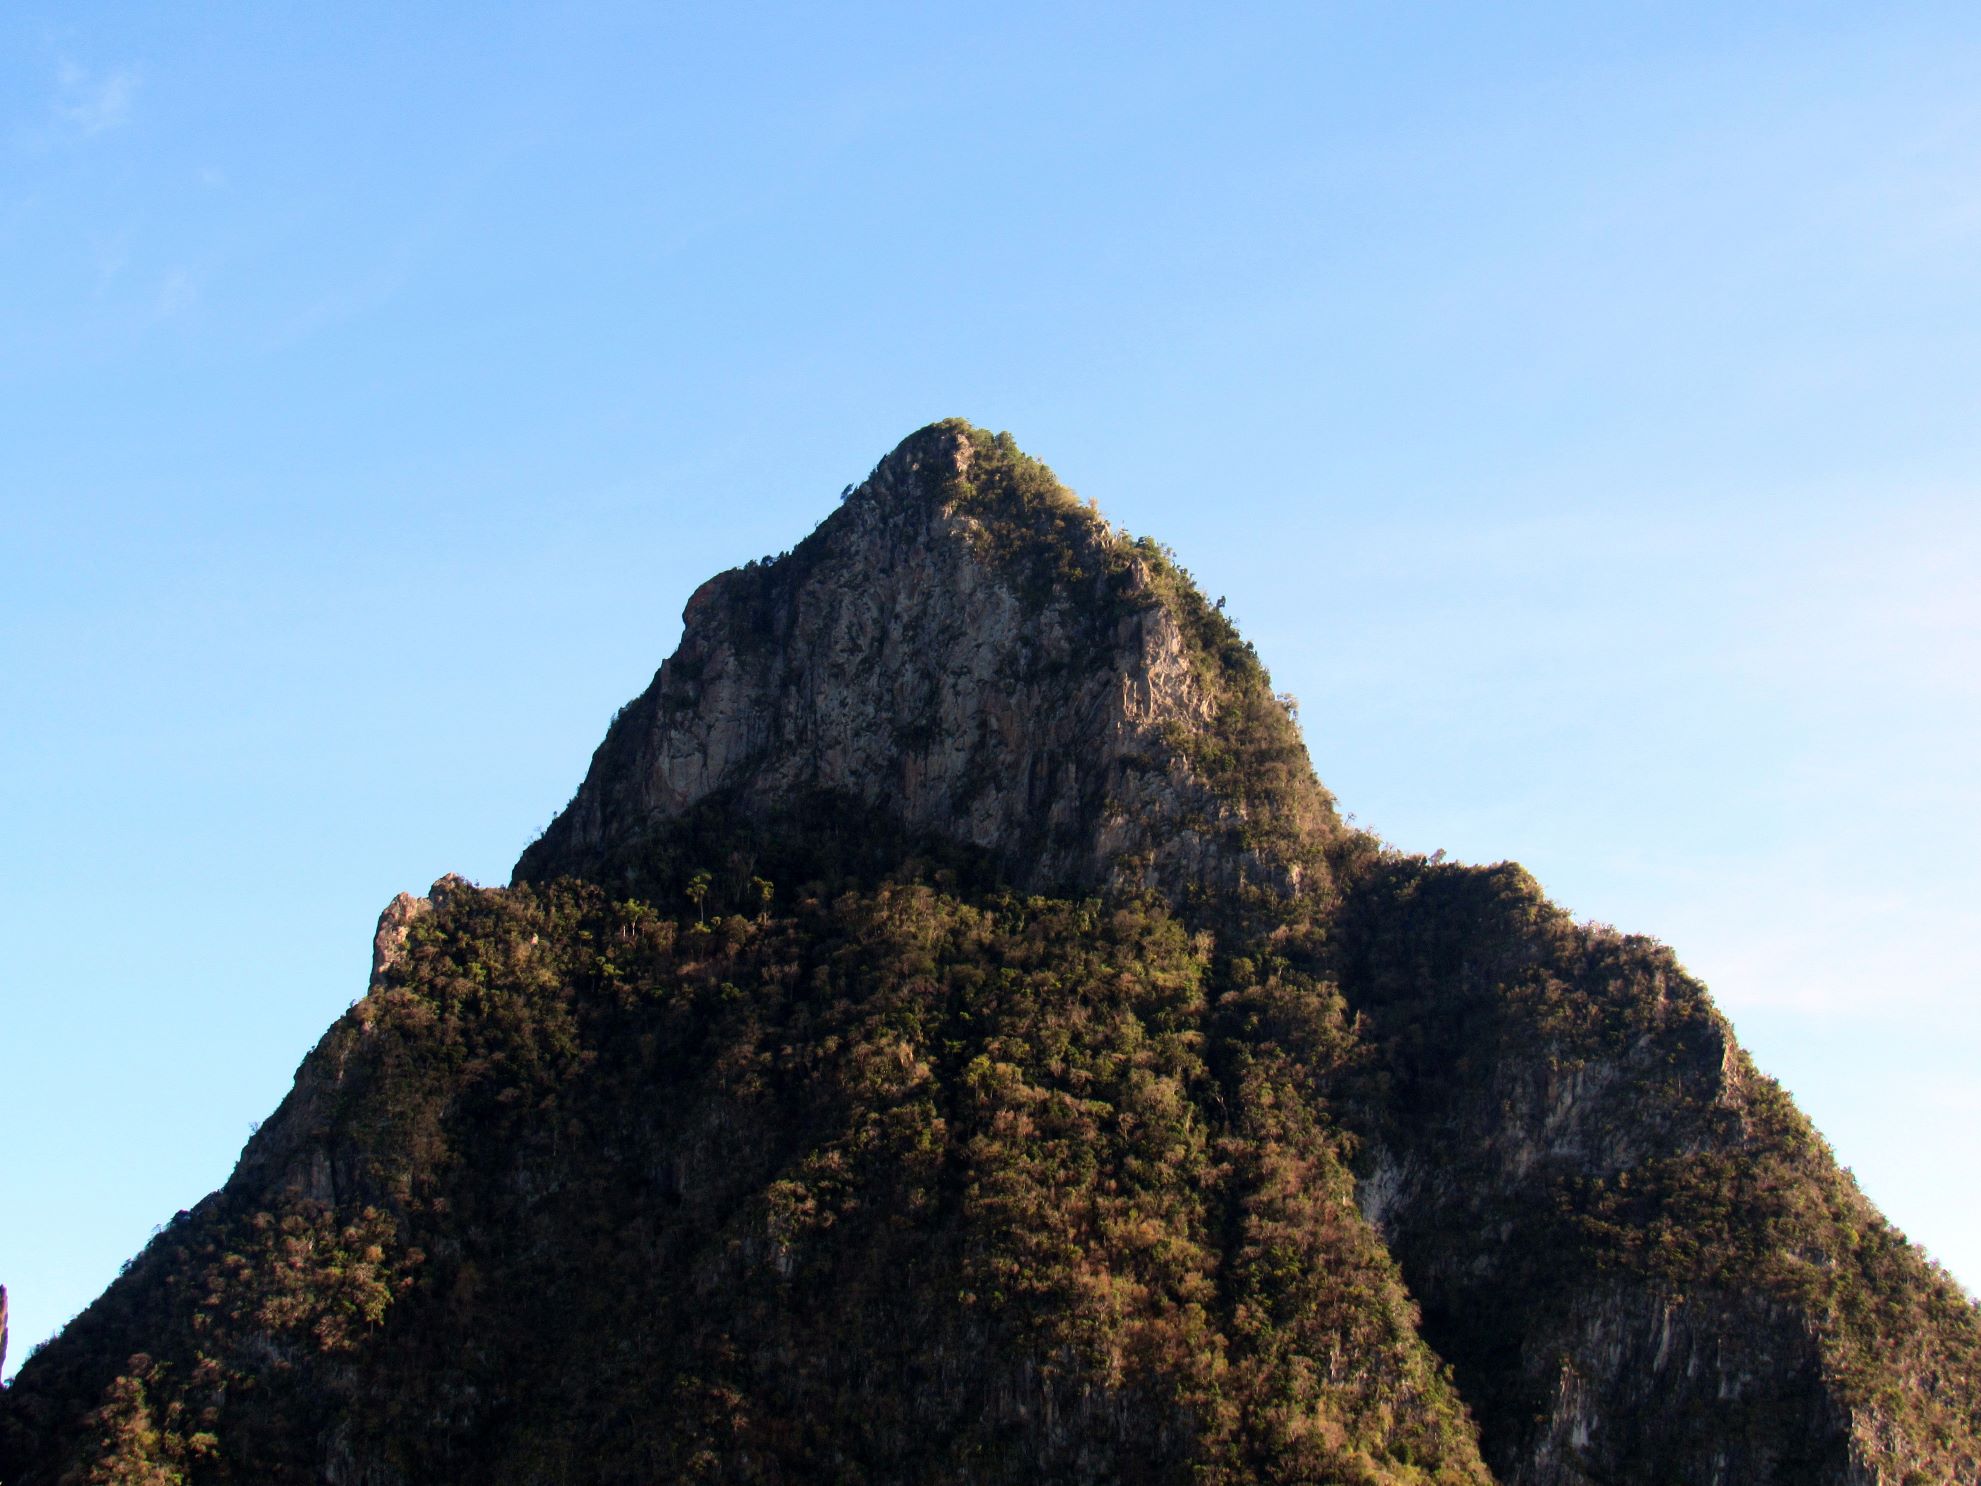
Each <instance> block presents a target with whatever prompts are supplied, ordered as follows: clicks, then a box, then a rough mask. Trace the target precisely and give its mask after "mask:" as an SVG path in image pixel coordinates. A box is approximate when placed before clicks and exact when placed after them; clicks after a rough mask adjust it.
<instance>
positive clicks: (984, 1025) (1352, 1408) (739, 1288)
mask: <svg viewBox="0 0 1981 1486" xmlns="http://www.w3.org/2000/svg"><path fill="white" fill-rule="evenodd" d="M774 891H775V890H774V889H773V892H774ZM674 908H675V909H677V910H681V911H662V910H661V909H660V908H657V907H655V906H653V905H649V904H646V903H642V902H636V901H621V902H616V903H614V902H610V901H607V900H606V898H605V897H604V895H603V894H601V893H600V892H599V891H598V890H596V889H592V888H584V887H579V886H576V885H572V884H565V885H559V886H556V887H553V888H550V889H547V890H544V891H541V892H539V891H535V890H530V889H519V890H506V891H486V892H482V891H472V890H460V891H456V892H454V893H452V894H450V895H449V897H448V899H447V901H446V902H445V904H444V905H443V907H442V908H441V910H440V911H439V913H438V914H437V915H436V916H434V917H433V918H431V919H427V920H423V921H422V922H420V923H419V924H418V925H416V926H415V928H414V930H413V933H412V936H411V939H410V941H409V944H408V949H407V954H406V958H405V961H404V963H403V964H402V965H401V966H400V967H399V968H398V969H397V970H396V971H395V972H394V973H393V975H392V976H391V977H390V979H389V982H388V983H387V984H386V985H385V986H383V987H382V988H381V989H379V990H378V991H377V992H375V993H374V994H373V995H372V996H370V997H369V998H368V999H366V1000H365V1001H363V1002H362V1003H360V1004H359V1005H358V1006H357V1007H355V1008H354V1009H353V1010H352V1012H351V1013H350V1014H349V1015H348V1016H347V1017H346V1018H345V1019H344V1020H343V1021H342V1022H340V1023H339V1024H338V1026H337V1027H335V1028H334V1029H333V1030H332V1031H331V1032H330V1034H329V1035H328V1036H327V1037H326V1038H325V1040H324V1042H323V1044H322V1045H321V1046H320V1047H319V1048H318V1049H317V1051H316V1052H315V1053H314V1054H313V1055H312V1057H311V1059H310V1060H309V1062H308V1064H307V1065H306V1066H305V1068H304V1070H303V1073H302V1075H301V1077H300V1079H299V1084H298V1088H297V1091H296V1093H295V1094H294V1095H293V1096H292V1097H291V1099H290V1100H289V1101H288V1103H287V1104H286V1105H285V1106H284V1108H283V1109H282V1110H281V1111H280V1112H279V1113H278V1114H277V1116H276V1117H275V1118H274V1119H272V1120H271V1121H270V1122H269V1123H268V1125H267V1126H266V1127H265V1128H264V1130H263V1131H262V1133H261V1134H260V1135H259V1136H258V1137H257V1139H256V1141H255V1143H254V1144H253V1146H252V1147H251V1148H250V1151H249V1152H248V1154H247V1156H246V1157H245V1158H244V1160H243V1163H242V1167H241V1170H240V1172H239V1173H237V1175H236V1177H235V1179H234V1181H233V1182H232V1183H230V1185H229V1187H228V1188H227V1190H226V1191H224V1192H223V1193H221V1194H219V1195H218V1196H217V1197H216V1198H214V1199H212V1201H211V1202H210V1203H209V1204H208V1205H207V1206H206V1207H203V1208H202V1209H201V1210H200V1211H199V1212H197V1213H194V1214H191V1215H188V1216H186V1217H184V1218H182V1219H181V1220H180V1221H179V1222H177V1223H176V1224H175V1225H173V1227H172V1228H171V1229H169V1230H167V1232H165V1233H164V1234H161V1235H160V1237H159V1239H158V1240H157V1241H156V1242H154V1244H153V1245H152V1246H151V1248H150V1249H148V1250H147V1251H146V1253H145V1254H144V1255H143V1256H141V1258H140V1259H139V1261H138V1262H137V1263H136V1264H135V1265H134V1266H133V1268H132V1270H131V1272H130V1273H129V1274H128V1275H126V1276H125V1278H124V1279H123V1280H121V1281H119V1283H118V1285H117V1286H115V1287H113V1290H112V1292H111V1294H110V1296H109V1297H108V1298H107V1300H106V1302H105V1303H104V1304H103V1305H102V1306H99V1307H98V1308H97V1309H96V1310H95V1311H93V1312H92V1313H91V1314H90V1316H89V1317H88V1318H87V1319H86V1321H85V1322H84V1323H79V1325H78V1327H76V1328H73V1329H72V1330H71V1332H70V1333H69V1334H68V1335H66V1336H65V1337H64V1338H63V1340H62V1341H61V1342H60V1343H58V1344H57V1345H56V1346H55V1347H52V1348H50V1349H48V1351H47V1352H45V1353H44V1354H43V1355H42V1356H41V1357H40V1358H38V1359H36V1361H35V1363H34V1364H33V1365H32V1366H31V1367H30V1369H29V1370H28V1371H27V1372H26V1373H24V1375H23V1378H22V1381H21V1384H20V1386H19V1387H18V1388H17V1389H16V1390H15V1395H16V1396H15V1397H14V1398H12V1399H10V1401H9V1405H10V1412H9V1415H8V1429H9V1433H8V1436H7V1445H6V1449H7V1457H6V1458H7V1460H8V1463H9V1473H8V1476H7V1479H9V1480H10V1481H14V1480H37V1479H53V1478H54V1476H55V1475H56V1474H59V1465H60V1462H59V1460H57V1459H55V1458H51V1457H48V1456H45V1455H42V1454H40V1453H39V1451H38V1450H37V1448H36V1446H35V1444H34V1443H33V1438H34V1436H35V1435H36V1434H37V1433H38V1432H39V1431H38V1430H37V1428H36V1426H39V1427H40V1428H41V1429H45V1430H47V1431H48V1433H46V1434H42V1435H41V1436H40V1437H41V1438H42V1439H45V1440H59V1441H60V1442H61V1447H62V1448H63V1449H66V1450H73V1449H75V1448H76V1445H77V1442H78V1440H81V1441H82V1449H83V1460H84V1462H85V1464H84V1466H83V1468H84V1470H85V1471H86V1477H85V1478H86V1479H93V1480H116V1481H124V1480H179V1479H185V1480H194V1481H203V1480H228V1479H248V1478H252V1479H257V1480H281V1479H303V1478H305V1476H306V1474H307V1470H308V1465H307V1458H308V1453H309V1451H310V1450H311V1449H313V1448H317V1447H318V1442H319V1440H320V1438H321V1436H322V1434H323V1432H324V1431H325V1430H331V1431H332V1432H336V1431H340V1430H341V1431H342V1434H340V1435H339V1440H340V1444H339V1448H341V1449H348V1450H350V1451H355V1452H357V1453H358V1454H360V1455H364V1456H365V1457H366V1458H381V1457H382V1458H389V1459H390V1460H392V1461H393V1462H394V1468H395V1469H398V1470H402V1471H404V1472H406V1473H407V1474H408V1475H409V1476H410V1477H411V1478H413V1479H427V1480H439V1479H471V1478H479V1479H514V1478H521V1477H523V1476H526V1475H527V1476H529V1477H530V1478H533V1479H544V1480H572V1481H578V1480H631V1479H651V1478H653V1477H654V1476H656V1475H659V1476H663V1477H670V1478H671V1477H681V1478H691V1479H692V1478H703V1477H707V1478H711V1479H713V1478H718V1477H719V1478H748V1479H799V1478H802V1479H807V1480H810V1479H829V1480H830V1479H841V1480H862V1479H978V1480H1011V1479H1019V1478H1024V1479H1048V1480H1090V1479H1113V1478H1133V1479H1175V1480H1185V1479H1188V1480H1195V1481H1205V1482H1215V1481H1227V1480H1228V1481H1233V1482H1237V1481H1254V1480H1286V1481H1296V1480H1298V1481H1309V1480H1340V1481H1355V1482H1366V1483H1375V1482H1433V1481H1436V1482H1461V1481H1482V1480H1484V1479H1485V1477H1484V1474H1483V1472H1482V1470H1481V1469H1480V1467H1479V1465H1478V1463H1477V1457H1476V1454H1475V1446H1474V1443H1473V1435H1472V1431H1471V1427H1470V1425H1469V1423H1468V1421H1467V1419H1466V1417H1465V1413H1464V1410H1463V1409H1462V1407H1461V1406H1460V1405H1459V1404H1458V1403H1457V1401H1456V1399H1455V1397H1454V1396H1453V1394H1452V1392H1451V1390H1450V1387H1449V1384H1448V1382H1447V1380H1446V1378H1445V1375H1444V1373H1443V1371H1442V1369H1441V1368H1440V1366H1439V1365H1438V1363H1437V1362H1436V1360H1435V1359H1434V1358H1433V1357H1432V1356H1431V1355H1430V1354H1429V1353H1428V1351H1426V1350H1425V1349H1424V1347H1423V1346H1422V1345H1421V1343H1419V1342H1418V1341H1417V1339H1416V1336H1415V1331H1414V1312H1413V1310H1412V1307H1411V1304H1410V1302H1409V1299H1408V1297H1407V1295H1406V1294H1405V1292H1404V1289H1403V1286H1402V1284H1401V1282H1400V1280H1399V1278H1398V1276H1397V1274H1396V1271H1395V1268H1394V1265H1393V1264H1392V1263H1391V1262H1390V1261H1389V1259H1388V1257H1387V1256H1386V1255H1385V1253H1384V1252H1383V1249H1382V1247H1381V1245H1380V1243H1379V1242H1378V1241H1377V1240H1376V1238H1375V1236H1374V1235H1373V1234H1372V1233H1371V1232H1370V1231H1369V1230H1368V1228H1367V1227H1366V1225H1364V1224H1363V1223H1362V1221H1361V1219H1360V1217H1359V1215H1358V1214H1357V1212H1356V1210H1355V1207H1354V1203H1353V1190H1352V1182H1351V1179H1350V1177H1349V1175H1348V1171H1347V1165H1346V1160H1347V1155H1348V1152H1347V1149H1346V1147H1345V1146H1344V1144H1343V1137H1342V1136H1341V1135H1340V1134H1339V1132H1338V1131H1337V1130H1336V1128H1335V1127H1334V1125H1333V1122H1332V1121H1331V1120H1330V1119H1329V1118H1328V1116H1327V1112H1326V1107H1325V1103H1324V1099H1323V1096H1322V1094H1321V1092H1320V1091H1321V1090H1322V1089H1323V1088H1324V1087H1325V1086H1326V1085H1327V1083H1328V1082H1329V1081H1330V1080H1331V1079H1332V1078H1334V1077H1335V1076H1336V1074H1337V1072H1338V1070H1339V1068H1340V1066H1341V1065H1342V1064H1343V1062H1344V1060H1348V1059H1351V1058H1352V1055H1353V1038H1352V1036H1351V1034H1350V1031H1349V1028H1348V1026H1347V1024H1346V1022H1345V1020H1344V1018H1343V1013H1342V1008H1341V1006H1340V1003H1339V1001H1338V1000H1337V999H1336V998H1335V997H1333V996H1332V995H1331V993H1330V992H1329V991H1328V990H1327V988H1326V987H1325V985H1323V984H1322V983H1320V982H1318V981H1316V980H1313V979H1311V978H1308V977H1304V976H1301V975H1299V974H1297V973H1295V972H1292V971H1290V970H1279V971H1276V972H1274V973H1270V974H1268V973H1265V972H1263V971H1261V970H1259V969H1258V967H1256V966H1254V965H1252V964H1250V963H1249V962H1231V961H1226V960H1221V959H1220V958H1219V957H1218V956H1217V955H1216V954H1215V953H1214V947H1213V945H1212V943H1211V941H1210V939H1209V938H1208V936H1206V935H1203V934H1198V933H1192V932H1191V931H1189V930H1187V929H1186V928H1185V926H1184V925H1183V924H1182V923H1181V922H1179V921H1178V920H1177V919H1176V918H1175V917H1174V916H1172V915H1171V914H1170V913H1169V912H1168V910H1167V909H1165V908H1163V907H1162V906H1160V905H1158V904H1154V903H1148V902H1138V903H1124V904H1115V905H1103V904H1101V903H1099V902H1098V901H1094V900H1085V901H1065V900H1049V899H1041V898H1029V899H1019V898H1013V897H1008V896H992V897H988V898H985V899H983V900H981V901H978V902H974V903H973V902H968V901H965V900H964V899H962V898H959V897H957V896H954V895H952V894H947V893H944V892H940V891H937V890H936V889H934V888H932V887H928V886H916V885H910V884H895V885H890V886H885V887H882V888H879V889H877V890H875V891H871V892H867V893H862V894H845V895H842V896H840V897H838V898H837V899H834V900H831V901H821V900H817V899H808V900H803V901H800V902H798V903H797V904H795V905H793V907H792V909H791V910H790V911H788V912H786V913H782V914H776V913H769V912H764V911H762V908H761V904H760V905H759V911H758V912H756V913H754V914H745V913H742V912H735V911H730V905H729V904H727V903H726V902H718V901H717V900H715V899H713V898H710V899H709V900H707V901H705V902H700V903H690V902H687V901H679V902H677V903H676V904H675V905H674ZM138 1333H141V1334H143V1335H144V1336H145V1337H146V1338H147V1344H148V1346H149V1348H150V1350H149V1352H148V1354H147V1355H145V1356H144V1357H133V1356H130V1355H128V1354H126V1353H120V1352H119V1350H118V1349H119V1346H120V1345H121V1343H122V1341H123V1339H124V1338H126V1337H128V1336H130V1335H133V1334H138ZM82 1415H87V1416H89V1418H90V1424H89V1426H88V1428H87V1429H86V1430H85V1431H84V1433H83V1434H82V1435H80V1436H78V1435H75V1434H71V1433H69V1432H68V1430H69V1428H70V1427H72V1421H73V1420H74V1419H75V1418H76V1417H78V1416H82ZM336 1419H341V1420H342V1421H343V1422H342V1423H341V1424H333V1423H332V1422H331V1421H332V1420H336ZM87 1473H93V1474H87Z"/></svg>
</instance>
